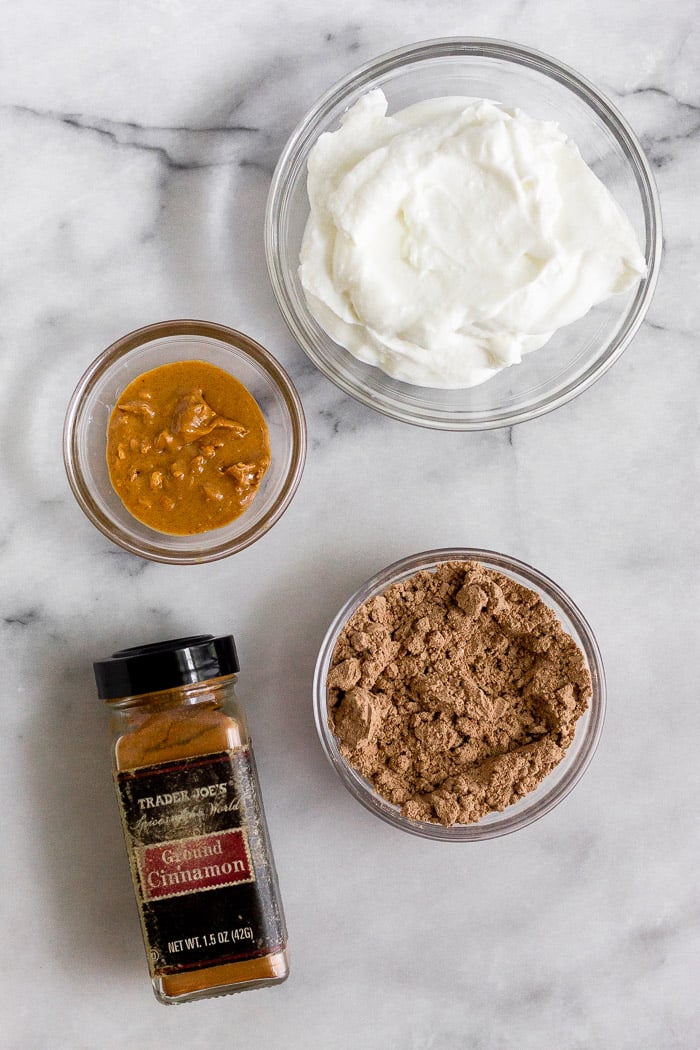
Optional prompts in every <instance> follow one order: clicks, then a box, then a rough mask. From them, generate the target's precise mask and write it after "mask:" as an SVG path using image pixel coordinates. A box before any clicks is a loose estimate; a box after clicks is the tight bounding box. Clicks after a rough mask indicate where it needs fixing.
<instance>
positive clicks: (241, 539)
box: [63, 318, 306, 565]
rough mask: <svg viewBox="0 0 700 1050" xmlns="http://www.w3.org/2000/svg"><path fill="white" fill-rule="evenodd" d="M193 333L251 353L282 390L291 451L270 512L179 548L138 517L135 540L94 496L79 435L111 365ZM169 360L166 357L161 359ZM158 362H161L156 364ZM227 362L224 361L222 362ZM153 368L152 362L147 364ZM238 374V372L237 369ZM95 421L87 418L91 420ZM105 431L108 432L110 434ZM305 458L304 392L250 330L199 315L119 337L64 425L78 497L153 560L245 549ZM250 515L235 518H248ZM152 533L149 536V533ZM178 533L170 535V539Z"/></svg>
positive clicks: (181, 561) (195, 561) (110, 532)
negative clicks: (139, 534) (226, 533)
mask: <svg viewBox="0 0 700 1050" xmlns="http://www.w3.org/2000/svg"><path fill="white" fill-rule="evenodd" d="M177 336H189V337H192V338H195V339H196V338H202V339H206V340H209V341H213V342H215V343H218V344H219V348H220V349H221V350H229V351H231V352H232V353H233V352H235V353H237V354H240V355H242V356H243V357H246V358H249V359H250V360H251V362H253V363H254V364H255V365H256V366H257V367H258V368H259V369H260V371H261V372H262V373H263V374H264V376H265V380H266V382H268V383H269V384H270V386H272V387H274V388H275V389H276V390H277V392H278V394H279V395H280V397H281V399H282V401H283V403H284V406H285V409H286V412H287V414H288V419H289V429H290V430H291V434H292V438H291V455H290V462H289V466H288V468H287V471H286V474H285V476H284V480H283V483H282V486H281V488H280V491H279V493H278V494H277V496H276V498H275V499H274V501H273V502H272V504H271V506H270V507H269V509H268V510H267V512H266V513H265V514H264V515H263V516H262V517H261V518H260V519H259V520H258V521H257V523H256V524H255V525H253V526H252V527H249V528H245V527H244V528H243V529H242V530H241V531H240V532H239V533H237V534H236V535H235V536H230V535H229V537H228V538H227V539H222V538H221V536H219V537H218V540H217V536H216V534H217V533H220V532H222V531H223V529H226V528H230V526H224V527H223V529H221V530H219V529H211V530H209V531H208V532H203V533H200V534H198V535H199V536H200V537H201V543H200V544H199V546H198V547H197V548H196V549H195V548H192V549H187V550H181V551H178V550H175V549H172V548H168V547H167V545H166V544H167V540H166V536H167V534H165V533H164V534H162V535H163V540H161V541H160V542H159V540H158V536H159V533H157V532H156V531H155V530H152V529H149V528H148V526H146V525H144V524H143V523H142V522H139V521H138V519H136V518H134V519H133V521H134V529H135V530H138V531H139V532H140V531H141V530H145V533H144V536H145V535H146V534H147V536H148V538H144V539H141V538H139V540H134V539H132V538H130V537H129V536H127V535H125V534H124V533H123V531H122V529H121V527H120V525H119V523H118V522H115V520H114V519H113V518H112V517H111V516H110V515H109V514H108V513H106V512H105V511H104V510H103V509H102V508H101V507H100V506H99V505H98V503H97V501H96V500H95V498H94V497H93V493H92V490H91V486H90V484H89V482H88V478H87V477H86V473H85V470H84V467H83V464H82V461H81V450H80V443H79V440H78V434H79V427H80V425H81V423H82V414H83V412H84V409H85V404H86V400H87V399H88V397H89V396H90V395H91V394H92V393H93V392H94V391H95V389H96V388H97V387H98V386H99V383H100V382H101V381H102V380H103V379H104V377H105V376H106V375H107V374H108V373H109V370H110V369H111V368H112V367H113V366H114V365H116V364H117V363H118V362H119V361H120V360H121V359H122V358H125V357H127V355H128V354H130V353H131V352H132V351H134V350H144V349H147V348H148V345H149V344H150V343H154V344H155V342H156V341H157V340H160V339H164V338H168V337H177ZM160 363H165V362H160ZM153 367H157V366H155V365H154V366H153ZM220 367H223V366H220ZM144 371H148V367H144ZM232 375H234V376H235V372H233V371H232ZM87 425H90V422H89V421H88V424H87ZM105 437H106V436H105ZM305 459H306V420H305V416H304V409H303V406H302V403H301V399H300V397H299V394H298V392H297V390H296V388H295V386H294V384H293V382H292V380H291V379H290V377H289V376H288V374H287V372H286V371H285V369H284V368H283V367H282V365H281V364H280V363H279V362H278V361H277V360H276V359H275V358H274V357H273V355H272V354H271V353H270V352H269V351H268V350H266V349H265V347H263V346H262V345H261V344H260V343H258V342H256V340H255V339H252V338H251V337H250V336H249V335H246V333H245V332H241V331H239V330H238V329H235V328H230V327H228V326H227V325H222V324H218V323H216V322H213V321H200V320H194V319H191V318H178V319H173V320H169V321H157V322H155V323H153V324H148V325H144V326H143V327H141V328H137V329H135V330H134V331H132V332H128V333H127V334H126V335H124V336H122V337H121V338H119V339H117V340H115V341H114V342H113V343H111V344H110V345H109V346H108V347H107V348H106V349H105V350H103V351H102V353H101V354H99V355H98V357H96V358H95V360H94V361H92V362H91V364H90V365H89V366H88V367H87V369H86V370H85V372H84V373H83V375H82V376H81V378H80V380H79V381H78V383H77V385H76V387H75V390H74V391H73V394H72V395H71V399H70V402H69V404H68V408H67V411H66V416H65V422H64V426H63V461H64V466H65V470H66V475H67V477H68V482H69V484H70V487H71V490H72V492H73V495H74V496H75V499H76V501H77V503H78V505H79V506H80V508H81V510H82V511H83V513H84V514H85V515H86V517H87V518H88V519H89V520H90V521H91V522H92V524H93V525H94V526H95V527H96V528H97V529H99V531H100V532H101V533H102V534H103V535H104V536H106V537H107V538H108V539H109V540H111V541H112V542H113V543H116V544H117V545H118V546H119V547H121V548H123V549H124V550H126V551H128V552H129V553H130V554H136V555H138V556H139V557H142V558H146V559H148V560H150V561H155V562H162V563H165V564H170V565H176V564H177V565H199V564H203V563H206V562H211V561H217V560H218V559H220V558H226V557H228V556H229V555H232V554H235V553H237V552H238V551H241V550H244V549H245V548H246V547H249V546H250V545H251V544H252V543H254V542H255V541H256V540H258V539H259V538H260V537H261V536H263V535H264V534H265V533H266V532H268V531H269V529H271V528H272V526H273V525H274V524H275V522H277V521H278V520H279V518H280V517H281V516H282V514H283V513H284V512H285V510H286V509H287V507H288V506H289V504H290V502H291V500H292V498H293V497H294V494H295V492H296V490H297V487H298V485H299V482H300V480H301V476H302V473H303V470H304V463H305ZM244 517H245V515H241V517H240V518H239V519H234V522H232V523H231V525H234V524H235V522H236V521H239V520H240V521H241V524H242V525H243V524H244V521H243V519H244ZM151 536H152V537H153V538H150V537H151ZM176 539H177V537H175V536H173V537H170V540H171V541H174V540H176Z"/></svg>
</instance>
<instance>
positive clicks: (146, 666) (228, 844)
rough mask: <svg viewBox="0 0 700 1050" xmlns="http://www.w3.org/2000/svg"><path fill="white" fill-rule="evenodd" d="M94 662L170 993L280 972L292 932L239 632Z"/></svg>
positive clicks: (159, 991) (153, 950)
mask: <svg viewBox="0 0 700 1050" xmlns="http://www.w3.org/2000/svg"><path fill="white" fill-rule="evenodd" d="M94 670H95V678H96V680H97V689H98V694H99V696H100V697H101V698H102V699H104V700H106V701H107V703H108V704H109V706H110V708H111V711H112V736H113V740H112V745H113V746H112V756H113V766H114V780H115V785H116V789H117V796H118V799H119V805H120V809H121V817H122V825H123V828H124V836H125V839H126V847H127V852H128V854H129V862H130V865H131V873H132V878H133V882H134V889H135V892H136V899H137V902H138V906H139V911H140V915H141V926H142V931H143V938H144V942H145V945H146V953H147V955H148V958H149V965H150V971H151V980H152V983H153V990H154V992H155V995H156V998H157V999H159V1000H160V1002H162V1003H178V1002H187V1001H189V1000H191V999H199V998H205V997H207V996H211V995H223V994H228V993H229V992H236V991H242V990H243V989H246V988H259V987H262V986H264V985H268V984H278V983H279V982H281V981H283V980H284V979H285V978H286V977H287V974H288V972H289V966H288V962H287V951H286V945H287V932H286V928H285V923H284V915H283V912H282V904H281V901H280V898H279V890H278V886H277V876H276V873H275V868H274V862H273V859H272V854H271V852H270V847H269V841H268V835H267V827H266V824H265V816H264V813H263V808H262V803H261V800H260V793H259V786H258V778H257V774H256V771H255V763H254V760H253V751H252V748H251V743H250V738H249V736H248V731H247V728H246V724H245V718H244V715H243V712H242V710H241V708H240V707H239V705H238V702H237V700H236V696H235V693H234V683H235V681H236V672H237V671H238V660H237V657H236V648H235V644H234V640H233V638H232V637H231V636H226V637H218V638H215V637H213V636H212V635H197V636H195V637H190V638H176V639H174V640H172V641H167V642H159V643H156V644H154V645H143V646H137V647H136V648H133V649H123V650H121V651H120V652H117V653H114V655H113V656H112V658H111V659H109V660H101V661H99V662H98V663H95V665H94Z"/></svg>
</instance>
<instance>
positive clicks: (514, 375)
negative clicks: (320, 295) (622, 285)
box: [265, 38, 661, 430]
mask: <svg viewBox="0 0 700 1050" xmlns="http://www.w3.org/2000/svg"><path fill="white" fill-rule="evenodd" d="M373 88H381V89H382V90H383V91H384V93H385V95H386V96H387V99H388V102H389V113H393V112H396V111H397V110H400V109H403V108H404V107H405V106H409V105H411V104H413V103H415V102H418V101H420V100H422V99H426V98H431V97H437V96H440V95H471V96H476V97H485V98H489V99H493V100H495V101H497V102H500V103H502V104H504V105H507V106H517V107H519V108H520V109H522V110H524V111H525V112H526V113H528V114H529V115H530V116H532V117H535V118H538V119H540V120H554V121H556V122H557V123H558V124H559V125H560V127H561V128H562V129H563V131H565V132H566V133H567V134H568V135H569V137H570V138H571V139H573V141H574V142H575V143H576V144H577V146H578V148H579V150H580V151H581V154H582V156H583V159H584V160H585V161H586V162H587V164H588V165H589V166H590V167H592V168H593V170H594V171H595V172H596V174H597V175H598V177H599V178H600V179H601V180H602V181H603V182H604V183H605V185H606V186H607V188H608V189H609V190H610V192H611V193H612V194H613V196H614V197H615V198H616V199H617V201H618V203H619V204H620V206H621V207H622V209H623V211H624V212H625V213H626V215H627V217H628V218H629V220H630V221H631V223H632V226H633V227H634V229H635V231H636V234H637V237H638V240H639V243H640V245H641V246H642V249H643V251H644V255H645V257H646V262H647V267H648V275H647V277H646V278H645V279H644V280H642V281H640V283H639V284H638V285H637V286H636V287H635V288H633V289H632V290H630V291H628V292H627V293H623V294H621V295H617V296H614V297H613V298H611V299H608V300H606V301H605V302H604V303H601V304H600V305H598V306H596V307H594V308H593V309H592V310H591V311H589V313H588V314H587V315H586V316H585V317H583V318H581V319H580V320H579V321H577V322H576V323H574V324H572V325H568V326H567V327H565V328H562V329H560V330H559V332H558V333H556V334H555V336H554V337H553V338H552V339H551V340H550V341H549V343H547V344H546V345H545V346H544V347H543V348H542V349H540V350H536V351H533V352H532V353H530V354H528V355H527V356H526V357H525V359H524V361H523V362H522V364H519V365H515V366H513V367H510V368H506V369H504V370H503V371H502V372H500V373H498V374H497V375H496V376H495V377H494V378H492V379H489V380H488V381H487V382H486V383H483V384H482V385H481V386H477V387H472V388H470V389H461V390H439V389H434V388H428V387H418V386H411V385H409V384H406V383H403V382H401V381H399V380H396V379H392V378H391V377H390V376H387V375H385V374H384V373H383V372H381V371H380V370H379V369H378V368H375V367H373V366H372V365H367V364H364V363H363V362H361V361H358V360H356V359H355V358H354V357H353V356H352V355H351V354H350V353H349V352H348V351H347V350H345V349H343V348H342V347H340V346H339V345H338V344H337V343H335V342H334V341H333V340H332V339H331V338H330V337H329V336H328V335H326V333H325V332H324V331H323V329H322V328H321V327H320V325H319V324H318V323H317V321H316V320H315V319H314V317H313V316H312V315H311V313H310V311H309V309H308V306H307V304H306V299H305V296H304V291H303V288H302V286H301V282H300V280H299V275H298V272H297V271H298V263H299V250H300V247H301V240H302V236H303V232H304V227H305V225H306V220H307V218H308V214H309V205H308V199H307V195H306V162H307V158H308V155H309V150H310V149H311V147H312V146H313V145H314V143H315V142H316V140H317V139H318V137H319V136H320V135H321V134H322V133H323V132H325V131H333V130H335V129H336V128H337V127H338V124H339V120H340V117H341V116H342V115H343V113H344V112H345V110H346V109H348V108H349V107H350V106H352V105H354V103H355V102H356V101H357V100H358V98H360V96H361V95H364V94H366V93H367V92H368V91H370V90H372V89H373ZM265 250H266V255H267V264H268V268H269V271H270V278H271V281H272V287H273V289H274V293H275V296H276V298H277V301H278V303H279V306H280V309H281V311H282V313H283V315H284V318H285V320H286V322H287V324H288V326H289V328H290V329H291V331H292V334H293V335H294V337H295V338H296V340H297V342H298V343H299V345H300V346H301V347H302V349H303V350H304V351H305V352H306V354H307V355H308V356H309V357H310V358H311V360H312V361H313V362H314V364H315V365H316V366H317V367H318V368H319V369H320V370H321V372H323V374H324V375H326V376H327V377H328V378H329V379H331V380H332V381H333V382H334V383H336V384H337V386H339V387H340V389H341V390H344V391H345V393H347V394H350V395H352V396H353V397H355V398H357V399H358V400H359V401H361V402H363V403H364V404H366V405H369V406H371V407H372V408H375V409H378V410H379V411H380V412H384V413H385V414H386V415H388V416H392V417H393V418H395V419H400V420H403V421H404V422H407V423H416V424H420V425H422V426H426V427H434V428H438V429H442V430H481V429H490V428H493V427H500V426H511V425H512V424H514V423H520V422H523V421H524V420H527V419H533V418H534V417H536V416H539V415H542V414H543V413H545V412H549V411H551V410H552V409H554V408H557V407H559V406H560V405H563V404H565V403H566V402H567V401H569V400H571V398H573V397H575V396H576V395H577V394H580V393H581V392H582V391H583V390H585V389H586V388H587V387H589V386H590V385H591V384H592V383H594V382H595V381H596V379H598V378H599V377H600V376H601V375H603V373H604V372H605V371H606V370H607V369H608V368H609V367H610V366H611V365H612V363H613V362H614V361H615V360H616V359H617V358H618V357H619V356H620V354H621V353H622V352H623V350H624V349H625V348H626V347H627V346H628V345H629V343H630V340H631V339H632V337H633V336H634V334H635V332H636V331H637V329H638V328H639V326H640V324H641V322H642V319H643V318H644V315H645V313H646V311H647V309H648V307H649V304H650V302H651V298H652V295H653V291H654V287H655V285H656V280H657V276H658V271H659V263H660V258H661V217H660V211H659V203H658V197H657V193H656V187H655V185H654V180H653V177H652V174H651V170H650V168H649V164H648V163H647V160H646V158H645V157H644V154H643V152H642V149H641V147H640V145H639V142H638V141H637V139H636V137H635V135H634V133H633V132H632V131H631V129H630V128H629V126H628V124H627V123H626V121H625V120H624V118H623V117H622V116H621V115H620V114H619V113H618V111H617V110H616V109H615V107H614V106H613V105H612V104H611V103H610V102H608V101H607V99H605V98H604V97H603V96H602V95H601V94H600V93H599V92H598V91H597V90H596V89H595V88H594V87H593V86H592V85H591V84H589V83H588V82H587V81H586V80H584V79H583V77H581V76H579V75H578V73H575V72H574V71H573V70H571V69H568V68H567V67H566V66H564V65H562V64H561V63H559V62H557V61H555V60H554V59H552V58H549V57H547V56H546V55H542V54H539V53H538V52H536V51H532V50H531V49H530V48H526V47H520V46H517V45H514V44H508V43H504V42H502V41H498V40H485V39H477V38H473V39H472V38H454V39H444V40H432V41H427V42H424V43H419V44H412V45H410V46H408V47H404V48H400V49H399V50H397V51H392V52H389V53H388V54H385V55H381V56H380V57H379V58H376V59H374V60H373V61H371V62H368V63H366V64H365V65H364V66H361V67H360V69H358V70H356V71H355V72H353V73H351V74H350V75H349V76H346V77H344V78H343V80H341V81H340V82H339V83H338V84H336V85H335V86H334V87H332V88H331V89H330V91H328V92H326V94H325V95H323V96H322V97H321V98H320V99H319V100H318V102H316V103H315V104H314V105H313V106H312V108H311V109H310V110H309V112H308V113H307V115H306V116H305V117H304V119H303V120H302V122H301V123H300V124H299V126H298V127H297V128H296V130H295V131H294V132H293V133H292V135H291V137H290V139H289V141H288V143H287V145H286V146H285V148H284V150H283V152H282V155H281V157H280V159H279V163H278V164H277V168H276V170H275V174H274V177H273V179H272V185H271V187H270V194H269V198H268V204H267V214H266V219H265Z"/></svg>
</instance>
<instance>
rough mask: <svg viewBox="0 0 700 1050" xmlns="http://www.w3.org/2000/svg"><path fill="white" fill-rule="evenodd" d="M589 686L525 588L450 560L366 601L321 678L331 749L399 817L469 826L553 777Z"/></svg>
mask: <svg viewBox="0 0 700 1050" xmlns="http://www.w3.org/2000/svg"><path fill="white" fill-rule="evenodd" d="M590 696H591V681H590V675H589V673H588V669H587V667H586V663H585V660H584V657H583V654H582V652H581V651H580V649H579V648H578V646H577V645H576V643H575V642H574V641H573V639H572V638H571V637H570V636H569V635H568V634H567V633H566V632H565V631H564V629H563V627H562V625H561V624H560V623H559V621H558V620H557V619H556V617H555V615H554V613H553V612H552V610H551V609H550V608H548V606H546V605H545V604H544V602H543V601H542V600H541V598H540V597H539V595H537V594H536V593H535V592H534V591H531V590H529V589H528V588H527V587H523V586H522V584H520V583H516V582H515V581H514V580H512V579H510V578H509V577H508V576H505V575H503V574H502V573H499V572H494V571H493V570H491V569H487V568H485V567H484V566H483V565H481V564H479V563H478V562H473V561H465V562H446V563H444V564H442V565H440V566H439V567H438V568H437V569H436V570H435V571H422V572H418V573H417V574H416V575H414V576H411V577H410V578H409V579H406V580H403V581H402V582H400V583H395V584H393V585H392V586H391V587H389V588H388V589H387V590H386V591H385V592H384V593H383V594H381V595H378V596H377V597H374V598H370V599H369V600H368V601H367V602H365V603H364V604H363V605H361V606H360V607H359V608H358V609H357V610H356V612H355V613H354V614H353V616H352V617H351V618H350V619H349V620H348V622H347V624H346V625H345V627H344V629H343V631H342V633H341V635H340V637H339V638H338V642H337V644H336V647H335V650H334V653H333V657H332V661H331V668H330V671H329V673H328V704H329V724H330V727H331V729H332V730H333V732H334V733H335V736H336V737H337V739H338V742H339V745H340V751H341V753H342V754H343V756H344V757H345V758H346V759H347V761H348V762H349V763H350V765H352V766H353V767H354V768H355V769H356V770H357V771H358V773H360V774H361V775H362V776H363V777H365V778H366V779H367V780H369V781H370V782H371V783H372V785H373V786H374V788H375V789H376V790H377V791H378V792H379V794H380V795H382V796H383V797H384V798H385V799H387V800H388V801H389V802H392V803H394V804H396V805H398V806H400V807H401V812H402V814H403V815H404V816H406V817H408V818H410V819H413V820H426V821H432V822H434V823H440V824H444V825H448V826H449V825H452V824H470V823H473V822H474V821H477V820H480V819H481V818H482V817H483V816H485V815H486V814H487V813H489V812H491V811H492V810H503V809H505V808H506V807H507V806H510V805H511V804H512V803H514V802H517V801H518V799H520V798H522V797H523V796H524V795H526V794H527V793H528V792H530V791H532V790H533V789H534V788H536V787H537V785H538V784H539V783H540V782H541V781H542V780H543V779H544V778H545V777H546V776H547V774H548V773H550V772H551V771H552V770H553V769H554V767H555V766H556V765H557V763H558V762H561V760H562V758H563V757H564V753H565V751H566V749H567V747H568V746H569V744H570V743H571V741H572V740H573V738H574V732H575V728H576V721H577V719H578V718H580V717H581V715H582V714H583V712H584V711H585V710H586V707H587V706H588V701H589V698H590Z"/></svg>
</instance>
